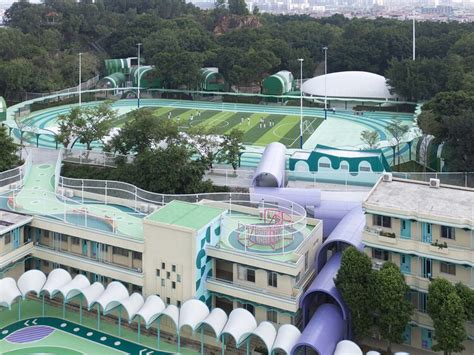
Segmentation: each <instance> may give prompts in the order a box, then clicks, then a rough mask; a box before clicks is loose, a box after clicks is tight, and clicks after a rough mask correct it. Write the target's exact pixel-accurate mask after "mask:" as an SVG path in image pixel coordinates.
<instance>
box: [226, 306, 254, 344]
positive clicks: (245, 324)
mask: <svg viewBox="0 0 474 355" xmlns="http://www.w3.org/2000/svg"><path fill="white" fill-rule="evenodd" d="M255 328H257V321H256V320H255V318H254V316H253V315H252V313H250V312H249V311H247V310H246V309H243V308H237V309H234V310H233V311H232V312H230V315H229V319H228V320H227V324H226V325H225V327H224V329H223V330H222V334H229V335H230V336H231V337H232V338H234V340H235V343H236V344H237V346H239V345H240V343H241V342H242V341H243V340H245V338H246V337H247V336H248V335H250V334H251V333H252V332H253V331H254V330H255Z"/></svg>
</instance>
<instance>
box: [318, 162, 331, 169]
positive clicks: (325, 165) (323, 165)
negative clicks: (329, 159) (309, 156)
mask: <svg viewBox="0 0 474 355" xmlns="http://www.w3.org/2000/svg"><path fill="white" fill-rule="evenodd" d="M319 167H320V168H330V167H331V164H329V163H319Z"/></svg>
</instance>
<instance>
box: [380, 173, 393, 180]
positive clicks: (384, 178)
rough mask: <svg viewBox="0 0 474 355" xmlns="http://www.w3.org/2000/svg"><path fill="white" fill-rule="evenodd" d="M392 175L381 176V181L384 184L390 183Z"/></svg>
mask: <svg viewBox="0 0 474 355" xmlns="http://www.w3.org/2000/svg"><path fill="white" fill-rule="evenodd" d="M392 178H393V177H392V173H384V174H383V176H382V180H383V181H385V182H390V181H392Z"/></svg>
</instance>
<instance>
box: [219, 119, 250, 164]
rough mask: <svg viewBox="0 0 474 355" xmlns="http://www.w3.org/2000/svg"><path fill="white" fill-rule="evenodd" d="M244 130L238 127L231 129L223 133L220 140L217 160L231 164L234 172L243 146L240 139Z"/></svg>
mask: <svg viewBox="0 0 474 355" xmlns="http://www.w3.org/2000/svg"><path fill="white" fill-rule="evenodd" d="M243 137H244V132H242V131H241V130H238V129H235V128H234V129H233V130H232V131H230V133H228V134H225V135H224V141H223V142H222V150H221V155H219V159H218V160H219V162H221V163H226V164H230V165H232V168H233V169H234V172H235V171H236V170H237V167H238V166H239V162H240V154H241V152H242V150H243V148H244V146H243V144H242V139H243Z"/></svg>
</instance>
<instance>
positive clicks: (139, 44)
mask: <svg viewBox="0 0 474 355" xmlns="http://www.w3.org/2000/svg"><path fill="white" fill-rule="evenodd" d="M137 46H138V68H137V76H138V91H137V99H138V102H137V104H138V108H140V47H141V46H142V44H141V43H138V44H137Z"/></svg>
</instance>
